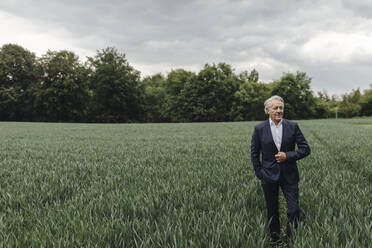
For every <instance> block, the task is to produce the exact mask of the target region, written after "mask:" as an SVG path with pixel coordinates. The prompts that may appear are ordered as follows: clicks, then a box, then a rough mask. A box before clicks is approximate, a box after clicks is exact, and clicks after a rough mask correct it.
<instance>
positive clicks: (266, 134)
mask: <svg viewBox="0 0 372 248" xmlns="http://www.w3.org/2000/svg"><path fill="white" fill-rule="evenodd" d="M265 112H266V113H267V114H268V115H269V119H268V120H266V121H264V122H262V123H260V124H258V125H256V126H255V127H254V132H253V135H252V143H251V160H252V165H253V168H254V171H255V174H256V176H257V177H258V178H259V179H260V180H261V184H262V188H263V191H264V195H265V201H266V208H267V215H268V219H269V229H270V234H271V238H272V241H273V244H274V245H273V246H275V245H276V244H277V243H278V242H279V240H280V223H279V210H278V209H279V202H278V193H279V187H280V188H281V189H282V191H283V194H284V197H285V199H286V202H287V219H288V221H287V237H291V234H292V232H291V226H292V225H293V226H295V227H296V226H297V222H298V219H299V210H300V208H299V200H298V182H299V174H298V169H297V165H296V161H297V160H299V159H302V158H304V157H306V156H307V155H309V154H310V147H309V145H308V144H307V142H306V140H305V137H304V136H303V134H302V132H301V130H300V128H299V126H298V124H297V123H296V122H293V121H289V120H286V119H284V118H283V113H284V101H283V99H282V98H281V97H280V96H272V97H270V98H269V99H267V100H266V101H265ZM296 144H297V148H298V149H297V150H296ZM260 154H262V161H261V159H260Z"/></svg>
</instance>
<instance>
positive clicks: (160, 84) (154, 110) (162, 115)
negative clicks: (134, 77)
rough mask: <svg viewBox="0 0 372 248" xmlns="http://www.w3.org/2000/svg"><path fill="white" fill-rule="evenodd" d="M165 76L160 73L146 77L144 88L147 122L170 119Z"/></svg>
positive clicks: (143, 82)
mask: <svg viewBox="0 0 372 248" xmlns="http://www.w3.org/2000/svg"><path fill="white" fill-rule="evenodd" d="M165 80H166V79H165V78H164V76H163V75H161V74H160V73H158V74H155V75H152V76H149V77H145V78H144V79H143V81H142V87H143V88H144V114H145V116H144V120H145V121H146V122H163V121H169V118H168V115H167V114H166V112H165V102H166V89H165Z"/></svg>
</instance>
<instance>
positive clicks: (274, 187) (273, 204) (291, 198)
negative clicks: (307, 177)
mask: <svg viewBox="0 0 372 248" xmlns="http://www.w3.org/2000/svg"><path fill="white" fill-rule="evenodd" d="M279 187H280V188H281V189H282V191H283V194H284V197H285V200H286V202H287V230H286V231H287V237H288V238H290V237H291V236H292V231H291V226H294V227H295V228H296V227H297V224H298V220H299V215H300V208H299V202H298V183H295V184H289V183H287V182H286V181H285V179H284V178H283V177H282V176H281V177H280V179H279V181H278V182H275V183H268V182H264V181H262V188H263V190H264V194H265V201H266V209H267V217H268V219H269V230H270V235H271V239H272V241H273V242H276V241H278V240H279V239H280V222H279V201H278V197H279Z"/></svg>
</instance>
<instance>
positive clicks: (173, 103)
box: [163, 69, 196, 122]
mask: <svg viewBox="0 0 372 248" xmlns="http://www.w3.org/2000/svg"><path fill="white" fill-rule="evenodd" d="M195 81H196V74H195V73H193V72H190V71H186V70H184V69H177V70H172V71H171V72H170V73H169V74H168V76H167V79H166V80H165V88H164V90H165V93H166V96H165V103H164V108H163V109H164V116H166V117H167V120H169V121H172V122H187V121H192V119H193V118H192V117H191V116H192V115H193V106H194V104H193V103H194V102H195V101H196V99H195V98H194V97H195V96H194V95H190V94H193V93H192V92H193V91H194V90H193V87H194V86H195V85H194V83H195Z"/></svg>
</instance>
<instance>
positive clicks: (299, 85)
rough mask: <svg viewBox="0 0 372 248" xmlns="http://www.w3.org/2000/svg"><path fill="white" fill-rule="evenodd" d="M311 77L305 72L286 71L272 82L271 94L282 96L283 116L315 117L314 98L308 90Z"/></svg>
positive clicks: (297, 117)
mask: <svg viewBox="0 0 372 248" xmlns="http://www.w3.org/2000/svg"><path fill="white" fill-rule="evenodd" d="M310 83H311V78H310V77H308V76H307V75H306V73H305V72H297V73H296V74H293V73H286V74H284V75H283V76H282V77H281V79H280V80H279V81H275V82H273V90H272V95H279V96H281V97H283V99H284V102H285V105H284V110H285V112H284V113H285V116H286V118H288V119H309V118H314V117H315V110H314V106H315V98H314V96H313V93H312V91H311V90H310Z"/></svg>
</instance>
